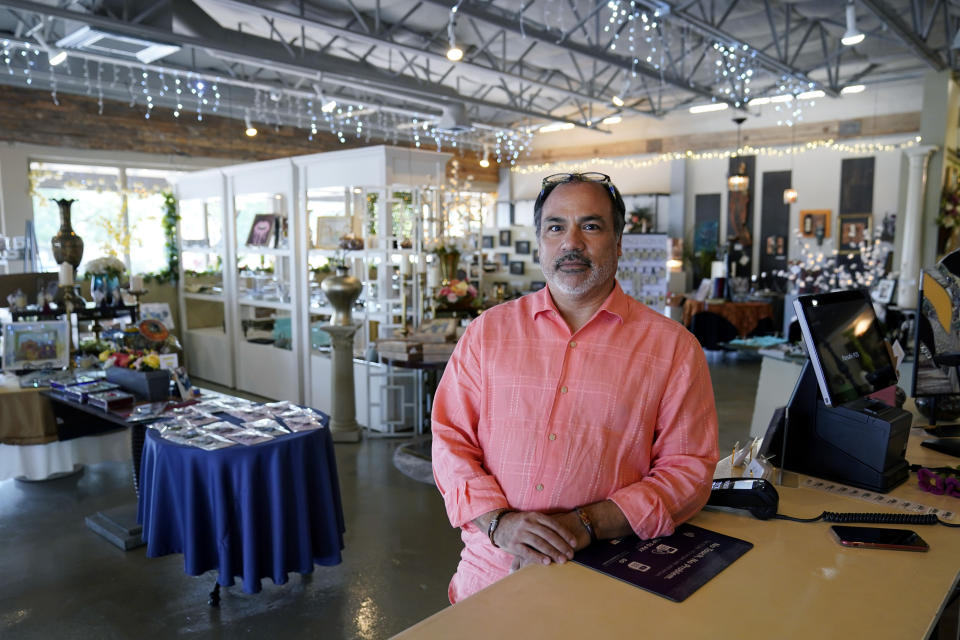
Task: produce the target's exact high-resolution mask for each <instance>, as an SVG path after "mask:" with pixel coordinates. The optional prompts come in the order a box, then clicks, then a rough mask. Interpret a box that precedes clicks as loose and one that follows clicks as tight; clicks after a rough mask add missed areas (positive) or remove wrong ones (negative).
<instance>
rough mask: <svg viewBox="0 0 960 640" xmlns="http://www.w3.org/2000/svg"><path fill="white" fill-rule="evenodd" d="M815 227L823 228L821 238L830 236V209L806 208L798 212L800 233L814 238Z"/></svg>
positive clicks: (815, 233)
mask: <svg viewBox="0 0 960 640" xmlns="http://www.w3.org/2000/svg"><path fill="white" fill-rule="evenodd" d="M817 229H823V236H821V237H822V238H829V237H830V209H806V210H804V211H801V212H800V235H801V236H803V237H804V238H816V237H817Z"/></svg>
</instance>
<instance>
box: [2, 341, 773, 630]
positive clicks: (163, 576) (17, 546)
mask: <svg viewBox="0 0 960 640" xmlns="http://www.w3.org/2000/svg"><path fill="white" fill-rule="evenodd" d="M710 366H711V375H712V378H713V385H714V393H715V397H716V399H717V407H718V414H719V416H720V450H721V454H723V452H725V451H729V450H730V449H731V447H732V446H733V444H734V443H735V442H736V441H738V440H739V441H740V442H745V441H746V438H747V434H748V432H749V426H750V419H751V415H752V411H753V399H754V393H755V390H756V386H757V378H758V376H759V371H760V364H759V362H756V361H753V362H743V361H736V360H725V361H714V362H712V363H711V365H710ZM405 442H408V440H402V439H401V440H397V439H384V438H375V437H369V438H366V439H365V440H364V441H363V442H362V443H360V444H346V445H345V444H339V445H337V464H338V472H339V476H340V488H341V492H342V497H343V506H344V515H345V517H346V529H347V531H346V536H345V549H344V554H343V563H342V564H340V565H338V566H336V567H316V568H315V570H314V572H313V573H312V574H311V575H308V576H301V575H299V574H293V575H291V576H290V580H289V581H288V582H287V584H285V585H274V584H273V583H272V582H271V581H270V580H264V581H263V591H262V592H261V593H259V594H256V595H248V594H245V593H243V591H242V590H241V589H240V587H239V586H234V587H231V588H229V589H225V590H222V592H221V597H222V600H221V603H220V606H219V607H217V608H213V607H210V606H208V605H207V593H208V592H209V591H210V589H211V587H212V586H213V584H214V580H215V574H214V573H213V572H208V573H207V574H206V575H204V576H200V577H190V576H187V575H185V574H184V573H183V557H182V556H181V555H179V554H177V555H171V556H165V557H162V558H151V559H148V558H147V557H146V554H145V548H144V547H140V548H138V549H134V550H131V551H126V552H125V551H121V550H119V549H117V548H116V547H113V546H111V545H110V544H108V543H107V542H106V541H105V540H103V539H102V538H100V537H99V536H97V535H96V534H94V533H93V532H92V531H90V530H89V529H87V528H86V527H85V526H84V517H85V516H88V515H91V514H93V513H95V512H97V511H100V510H103V509H108V508H111V507H114V506H116V505H120V504H124V503H133V502H134V501H135V495H134V492H133V488H132V484H131V473H132V472H131V465H130V464H129V463H103V464H98V465H90V466H88V467H86V468H85V470H84V472H83V473H82V474H80V475H74V476H71V477H68V478H63V479H59V480H51V481H46V482H35V483H27V482H19V481H15V480H7V481H4V482H0V577H2V578H0V638H3V639H4V640H7V639H11V640H12V639H29V640H32V639H37V640H41V639H42V640H51V639H73V638H77V639H80V638H82V639H85V640H86V639H91V638H97V639H98V640H107V639H113V638H118V639H119V638H173V637H179V638H240V637H275V638H291V639H293V638H331V639H338V638H360V639H363V640H367V639H374V638H387V637H389V636H391V635H393V634H395V633H397V632H399V631H401V630H403V629H405V628H406V627H408V626H410V625H412V624H413V623H415V622H417V621H418V620H421V619H423V618H425V617H427V616H428V615H430V614H432V613H434V612H436V611H439V610H440V609H442V608H443V607H445V606H446V605H447V597H446V589H447V582H448V581H449V578H450V576H451V574H452V573H453V570H454V569H455V567H456V564H457V559H458V556H459V551H460V539H459V536H458V533H457V531H455V530H454V529H452V528H451V527H450V525H449V523H448V522H447V520H446V515H445V514H444V510H443V504H442V502H441V500H440V496H439V494H438V493H437V491H436V489H435V488H434V487H433V486H430V485H427V484H423V483H421V482H417V481H415V480H412V479H410V478H408V477H407V476H405V475H403V474H401V473H400V472H399V471H397V470H396V468H394V466H393V464H392V456H393V451H394V449H395V448H396V447H398V446H400V445H401V444H404V443H405Z"/></svg>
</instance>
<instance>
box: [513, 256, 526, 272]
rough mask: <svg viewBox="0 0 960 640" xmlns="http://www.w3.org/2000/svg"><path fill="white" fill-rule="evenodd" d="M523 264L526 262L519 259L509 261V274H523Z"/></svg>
mask: <svg viewBox="0 0 960 640" xmlns="http://www.w3.org/2000/svg"><path fill="white" fill-rule="evenodd" d="M524 264H526V263H525V262H521V261H519V260H515V261H513V262H511V263H510V275H513V276H522V275H523V274H524V266H523V265H524Z"/></svg>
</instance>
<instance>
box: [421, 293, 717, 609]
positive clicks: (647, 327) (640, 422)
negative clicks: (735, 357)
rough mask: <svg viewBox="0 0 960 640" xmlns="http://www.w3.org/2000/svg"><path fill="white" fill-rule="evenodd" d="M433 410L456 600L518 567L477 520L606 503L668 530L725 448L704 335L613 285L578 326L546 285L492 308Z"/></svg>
mask: <svg viewBox="0 0 960 640" xmlns="http://www.w3.org/2000/svg"><path fill="white" fill-rule="evenodd" d="M432 417H433V470H434V477H435V479H436V481H437V486H438V487H439V489H440V492H441V494H442V496H443V500H444V503H445V505H446V510H447V515H448V517H449V519H450V522H451V524H452V525H453V526H455V527H460V528H461V538H462V539H463V542H464V550H463V553H462V554H461V560H460V565H459V567H458V569H457V573H456V574H455V575H454V577H453V580H452V581H451V583H450V588H449V592H448V594H449V596H450V601H451V602H456V601H457V600H459V599H462V598H464V597H466V596H468V595H470V594H472V593H474V592H476V591H478V590H480V589H482V588H484V587H486V586H487V585H489V584H491V583H493V582H495V581H496V580H499V579H500V578H502V577H504V576H505V575H507V574H508V573H509V570H510V565H511V563H512V560H513V556H512V555H511V554H509V553H507V552H505V551H503V550H501V549H498V548H496V547H494V546H493V545H491V544H490V542H489V540H488V539H487V536H486V532H485V531H481V530H480V529H479V528H478V527H477V526H476V525H474V524H473V522H472V520H473V519H474V518H476V517H477V516H480V515H482V514H484V513H487V512H489V511H492V510H494V509H499V508H506V507H509V508H511V509H517V510H522V511H541V512H546V513H555V512H564V511H569V510H571V509H573V508H575V507H577V506H580V505H586V504H591V503H593V502H597V501H601V500H606V499H609V500H612V501H613V502H614V503H615V504H616V505H617V506H618V507H619V508H620V509H621V510H622V511H623V513H624V515H625V516H626V518H627V520H628V521H629V522H630V526H631V527H632V529H633V531H634V532H635V533H636V534H637V535H638V536H640V537H641V538H652V537H656V536H660V535H666V534H670V533H672V532H673V530H674V527H675V526H676V525H677V524H679V523H681V522H683V521H684V520H687V519H689V518H690V517H692V516H693V515H694V514H695V513H697V511H699V510H700V508H702V507H703V505H704V504H705V503H706V501H707V497H708V496H709V493H710V482H711V478H712V476H713V471H714V468H715V466H716V462H717V456H718V452H717V414H716V409H715V407H714V401H713V390H712V387H711V384H710V374H709V371H708V369H707V364H706V360H705V358H704V355H703V351H702V349H701V348H700V345H699V344H698V343H697V341H696V339H695V338H694V337H693V336H692V335H691V334H690V333H689V332H688V331H687V330H686V329H684V328H683V327H682V326H681V325H680V324H678V323H676V322H674V321H673V320H670V319H668V318H665V317H664V316H662V315H660V314H658V313H656V312H655V311H653V310H651V309H649V308H648V307H646V306H644V305H642V304H641V303H639V302H637V301H636V300H634V299H633V298H630V297H629V296H627V295H626V294H624V293H623V290H622V289H621V288H620V285H619V284H617V285H615V287H614V290H613V292H612V293H611V294H610V296H609V297H608V298H607V299H606V301H605V302H604V304H603V305H602V307H601V308H600V309H599V310H598V311H597V313H596V314H595V315H594V316H593V317H592V318H591V319H590V320H589V321H588V322H587V323H586V324H585V325H584V326H583V327H581V328H580V330H579V331H577V332H576V333H575V334H572V335H571V333H570V329H569V327H568V326H567V324H566V323H565V322H564V320H563V318H562V317H561V316H560V313H559V312H558V311H557V308H556V306H555V305H554V303H553V299H552V298H551V297H550V294H549V289H546V288H545V289H542V290H540V291H538V292H537V293H534V294H530V295H527V296H524V297H523V298H521V299H519V300H515V301H511V302H508V303H505V304H502V305H499V306H497V307H494V308H493V309H490V310H488V311H486V312H484V313H483V314H482V315H481V316H480V317H479V318H478V319H477V320H475V321H474V322H472V323H471V324H470V326H469V327H468V328H467V331H466V332H465V334H464V335H463V337H462V338H461V339H460V342H459V343H458V344H457V347H456V350H455V351H454V354H453V356H452V357H451V359H450V361H449V363H448V364H447V367H446V370H445V372H444V375H443V378H442V379H441V381H440V384H439V386H438V388H437V393H436V396H435V401H434V406H433V416H432Z"/></svg>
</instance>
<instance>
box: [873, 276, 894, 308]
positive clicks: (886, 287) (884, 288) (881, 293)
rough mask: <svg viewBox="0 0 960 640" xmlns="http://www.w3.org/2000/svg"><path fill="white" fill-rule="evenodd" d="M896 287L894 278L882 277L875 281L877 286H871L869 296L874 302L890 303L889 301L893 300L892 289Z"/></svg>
mask: <svg viewBox="0 0 960 640" xmlns="http://www.w3.org/2000/svg"><path fill="white" fill-rule="evenodd" d="M896 288H897V280H896V278H884V279H883V280H880V281H879V282H877V286H875V287H874V288H873V292H872V293H871V294H870V297H871V298H873V301H874V302H879V303H881V304H890V301H891V300H893V291H894V289H896Z"/></svg>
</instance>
